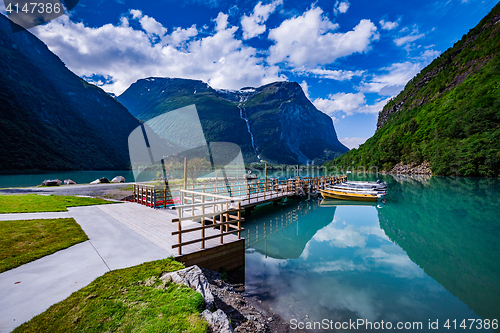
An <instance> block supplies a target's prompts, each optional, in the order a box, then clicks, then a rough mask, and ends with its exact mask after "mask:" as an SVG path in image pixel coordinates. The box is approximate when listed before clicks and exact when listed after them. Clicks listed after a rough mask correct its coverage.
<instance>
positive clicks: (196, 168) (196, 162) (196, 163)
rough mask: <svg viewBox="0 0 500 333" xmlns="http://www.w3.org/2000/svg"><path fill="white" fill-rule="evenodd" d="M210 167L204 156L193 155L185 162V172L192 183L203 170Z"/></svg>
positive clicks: (208, 169) (207, 169)
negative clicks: (193, 156)
mask: <svg viewBox="0 0 500 333" xmlns="http://www.w3.org/2000/svg"><path fill="white" fill-rule="evenodd" d="M211 169H212V166H211V164H210V162H208V161H207V160H205V159H204V158H199V157H195V158H193V159H191V160H188V162H187V173H188V176H189V178H191V179H192V181H193V183H194V182H195V180H196V179H197V178H198V177H199V176H200V175H201V174H202V173H203V172H204V171H210V170H211Z"/></svg>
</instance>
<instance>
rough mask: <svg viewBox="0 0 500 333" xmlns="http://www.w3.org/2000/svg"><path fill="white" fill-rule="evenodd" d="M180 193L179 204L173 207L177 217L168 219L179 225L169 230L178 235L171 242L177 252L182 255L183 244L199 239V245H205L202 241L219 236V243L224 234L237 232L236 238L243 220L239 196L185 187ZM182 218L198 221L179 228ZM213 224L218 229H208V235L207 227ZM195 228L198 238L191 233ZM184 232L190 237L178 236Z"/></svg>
mask: <svg viewBox="0 0 500 333" xmlns="http://www.w3.org/2000/svg"><path fill="white" fill-rule="evenodd" d="M180 194H181V204H180V205H178V206H176V207H175V209H176V210H177V211H178V213H179V218H177V219H173V220H172V222H176V223H178V226H179V228H178V230H177V231H174V232H172V235H177V236H178V243H177V244H174V245H172V248H178V251H179V255H182V247H183V246H187V245H191V244H195V243H201V247H200V249H205V242H206V241H207V240H210V239H214V238H218V237H220V244H224V236H227V235H231V234H234V233H237V234H238V239H240V238H241V232H242V231H243V230H245V229H244V228H242V227H241V222H242V221H243V218H242V217H241V211H242V208H241V203H240V201H241V200H238V199H234V198H231V197H227V196H222V195H217V194H211V193H202V192H201V193H200V192H196V191H189V190H181V191H180ZM183 221H193V222H200V225H199V226H196V227H189V228H187V229H183V226H182V222H183ZM207 222H209V224H207ZM215 228H218V229H219V231H220V232H219V233H215V232H211V234H210V235H206V230H207V229H215ZM230 229H231V230H230ZM196 231H200V237H199V238H196V236H193V234H192V233H194V232H196ZM187 233H191V234H190V236H191V237H194V239H190V240H188V241H183V239H182V237H183V235H185V234H187Z"/></svg>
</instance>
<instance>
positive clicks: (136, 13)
mask: <svg viewBox="0 0 500 333" xmlns="http://www.w3.org/2000/svg"><path fill="white" fill-rule="evenodd" d="M130 14H132V18H133V19H134V20H135V19H138V18H141V17H142V11H140V10H139V9H131V10H130Z"/></svg>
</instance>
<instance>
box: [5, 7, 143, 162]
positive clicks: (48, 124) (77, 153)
mask: <svg viewBox="0 0 500 333" xmlns="http://www.w3.org/2000/svg"><path fill="white" fill-rule="evenodd" d="M0 57H1V58H2V61H1V62H0V130H1V133H2V135H1V136H0V170H4V171H5V170H18V171H19V170H35V169H38V170H63V169H64V170H74V169H101V170H102V169H123V168H127V167H128V166H129V164H130V161H129V156H128V135H129V134H130V132H131V131H132V130H133V129H134V128H136V127H137V126H139V125H140V123H139V121H138V120H137V119H135V118H134V117H133V116H132V115H131V114H130V113H129V112H128V111H127V109H126V108H125V107H124V106H123V105H121V104H120V103H119V102H118V101H116V100H115V99H114V98H112V97H111V96H109V95H108V94H107V93H105V92H104V91H103V90H102V89H100V88H98V87H96V86H94V85H91V84H88V83H87V82H85V81H84V80H82V79H80V78H79V77H78V76H76V75H75V74H73V73H72V72H71V71H70V70H68V69H67V68H66V66H65V65H64V63H63V62H62V61H61V60H60V59H59V58H58V57H57V56H56V55H55V54H53V53H52V52H51V51H50V50H49V49H48V48H47V46H46V45H45V44H44V43H43V42H42V41H40V40H39V39H38V38H36V37H35V36H33V35H32V34H31V33H29V32H28V31H25V30H24V31H20V32H17V33H12V30H11V27H10V23H9V20H8V19H7V18H6V17H4V16H3V15H0Z"/></svg>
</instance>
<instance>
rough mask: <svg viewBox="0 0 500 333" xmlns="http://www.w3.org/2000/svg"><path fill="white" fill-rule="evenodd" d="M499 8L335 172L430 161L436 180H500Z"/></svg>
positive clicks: (422, 77)
mask: <svg viewBox="0 0 500 333" xmlns="http://www.w3.org/2000/svg"><path fill="white" fill-rule="evenodd" d="M499 53H500V4H497V5H496V6H495V7H494V8H493V9H492V11H491V12H490V13H489V14H488V15H487V16H485V17H484V18H483V19H482V20H481V22H479V24H478V25H477V26H476V27H475V28H473V29H471V30H470V31H469V32H468V33H467V34H466V35H464V36H463V37H462V39H461V40H460V41H458V42H457V43H455V45H454V46H453V47H451V48H449V49H448V50H447V51H446V52H444V53H443V54H441V55H440V56H439V57H438V58H437V59H435V60H434V61H433V62H432V63H431V64H429V65H428V66H427V67H425V68H424V69H423V70H422V71H421V72H420V73H419V74H418V75H416V76H415V77H414V78H413V79H412V80H410V81H409V82H408V83H407V85H406V86H405V88H404V90H403V91H402V92H401V93H400V94H399V95H397V96H396V97H395V98H394V99H392V100H391V101H389V102H388V103H387V105H386V106H385V107H384V108H383V110H382V111H381V112H380V114H379V118H378V124H377V131H376V133H375V135H374V136H373V137H372V138H370V139H369V140H367V141H366V142H365V143H364V144H362V145H361V146H360V147H359V149H353V150H351V151H350V152H349V153H347V154H345V155H343V156H341V157H340V158H338V159H336V160H334V161H332V162H329V163H327V164H326V165H327V166H330V167H333V166H337V167H343V168H348V167H365V168H370V167H375V168H378V169H383V170H390V169H391V168H392V167H393V166H394V165H395V164H396V163H399V162H402V163H404V164H420V163H422V162H423V161H428V162H430V167H431V169H432V171H433V173H434V174H438V175H460V176H500V85H499V84H498V82H500V57H499Z"/></svg>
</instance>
